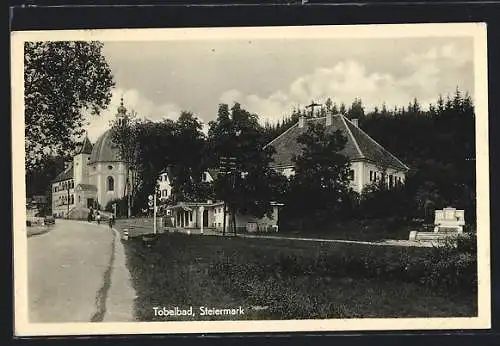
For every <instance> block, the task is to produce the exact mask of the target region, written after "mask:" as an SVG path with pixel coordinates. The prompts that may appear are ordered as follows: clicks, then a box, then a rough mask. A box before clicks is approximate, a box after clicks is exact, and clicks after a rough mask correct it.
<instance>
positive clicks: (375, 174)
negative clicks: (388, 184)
mask: <svg viewBox="0 0 500 346" xmlns="http://www.w3.org/2000/svg"><path fill="white" fill-rule="evenodd" d="M373 181H377V172H373Z"/></svg>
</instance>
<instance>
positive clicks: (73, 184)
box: [71, 180, 75, 188]
mask: <svg viewBox="0 0 500 346" xmlns="http://www.w3.org/2000/svg"><path fill="white" fill-rule="evenodd" d="M74 187H75V182H74V181H73V180H71V188H74Z"/></svg>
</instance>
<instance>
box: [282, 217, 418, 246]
mask: <svg viewBox="0 0 500 346" xmlns="http://www.w3.org/2000/svg"><path fill="white" fill-rule="evenodd" d="M301 228H302V227H301V225H297V224H293V223H290V224H287V225H283V226H282V227H281V228H280V232H278V233H277V234H275V235H277V236H285V237H286V236H288V237H309V238H321V239H341V240H358V241H383V240H388V239H390V240H408V237H409V235H410V232H411V231H422V230H423V225H422V224H417V223H412V222H402V221H398V220H391V219H367V220H356V219H353V220H348V221H335V222H332V224H331V225H326V226H325V225H323V226H321V227H310V226H307V225H306V230H302V229H301Z"/></svg>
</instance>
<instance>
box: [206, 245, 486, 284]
mask: <svg viewBox="0 0 500 346" xmlns="http://www.w3.org/2000/svg"><path fill="white" fill-rule="evenodd" d="M473 244H475V237H472V236H471V237H464V238H461V239H459V240H458V241H457V242H455V243H451V242H450V243H448V244H444V245H443V246H439V247H435V248H434V249H432V250H431V251H429V252H428V254H426V255H425V256H413V255H412V253H411V252H410V251H408V250H406V249H403V250H402V251H401V252H400V253H399V257H395V256H391V257H384V256H375V255H374V253H373V252H370V251H368V252H366V253H354V252H352V253H349V252H347V253H346V252H344V253H335V252H330V253H323V252H319V253H316V254H315V255H314V256H311V257H307V256H304V255H302V254H295V253H294V254H291V253H288V254H278V255H276V256H275V257H274V258H268V259H267V260H266V262H265V263H264V262H250V263H245V262H241V263H239V262H238V261H237V260H236V259H234V258H228V257H226V258H225V259H223V260H221V261H219V262H217V263H216V264H215V265H213V266H212V267H211V273H212V274H213V275H214V276H216V277H218V278H220V279H222V280H223V281H228V282H232V284H233V285H236V286H237V287H235V288H236V289H237V290H238V291H241V292H243V293H245V292H246V291H247V290H246V289H245V287H246V285H248V282H249V280H250V282H252V280H257V281H259V282H262V281H265V280H270V279H275V278H280V279H283V278H286V279H296V278H300V277H303V276H312V277H314V276H317V277H332V278H356V279H380V280H394V281H402V282H406V283H416V284H419V285H425V286H426V287H429V288H432V289H435V290H439V291H446V292H450V291H453V292H463V293H474V292H475V291H476V289H477V261H476V251H475V246H474V245H473ZM248 292H250V291H248ZM247 294H250V293H247Z"/></svg>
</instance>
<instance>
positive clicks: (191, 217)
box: [189, 211, 193, 222]
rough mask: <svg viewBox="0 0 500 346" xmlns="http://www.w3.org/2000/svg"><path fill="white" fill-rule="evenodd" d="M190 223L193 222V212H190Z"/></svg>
mask: <svg viewBox="0 0 500 346" xmlns="http://www.w3.org/2000/svg"><path fill="white" fill-rule="evenodd" d="M189 221H190V222H192V221H193V212H192V211H190V212H189Z"/></svg>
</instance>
